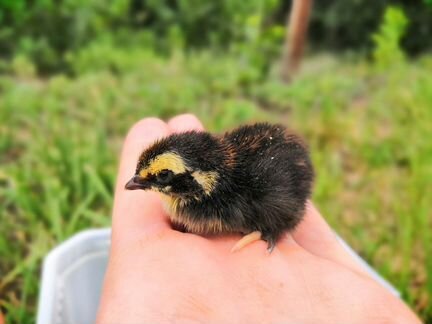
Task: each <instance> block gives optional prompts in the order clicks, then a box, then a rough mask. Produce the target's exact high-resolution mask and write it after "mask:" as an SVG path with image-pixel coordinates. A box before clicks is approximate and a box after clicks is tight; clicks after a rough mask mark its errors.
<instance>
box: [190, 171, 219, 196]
mask: <svg viewBox="0 0 432 324" xmlns="http://www.w3.org/2000/svg"><path fill="white" fill-rule="evenodd" d="M192 176H193V177H194V179H195V181H196V182H198V183H199V184H200V185H201V187H202V188H203V190H204V192H205V193H206V195H209V194H210V193H211V192H212V191H213V189H214V187H215V186H216V183H217V179H218V174H217V172H215V171H195V172H193V173H192Z"/></svg>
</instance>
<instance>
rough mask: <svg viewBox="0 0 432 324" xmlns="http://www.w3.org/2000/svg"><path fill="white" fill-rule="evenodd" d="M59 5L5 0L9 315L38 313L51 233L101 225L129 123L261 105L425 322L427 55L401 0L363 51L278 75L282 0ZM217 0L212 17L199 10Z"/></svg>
mask: <svg viewBox="0 0 432 324" xmlns="http://www.w3.org/2000/svg"><path fill="white" fill-rule="evenodd" d="M360 2H361V1H360ZM131 3H132V4H133V5H134V6H136V7H133V6H131ZM143 3H145V5H146V6H148V8H152V10H151V11H148V12H151V15H150V14H149V15H150V16H149V17H153V18H151V19H150V18H149V17H148V16H145V14H144V13H141V11H142V10H141V9H140V8H142V7H140V6H142V5H143ZM173 3H174V4H176V5H177V6H178V7H176V9H175V10H174V11H169V8H171V7H172V6H173ZM62 4H63V5H62V6H56V5H54V1H50V0H45V1H33V2H31V4H29V3H28V2H27V1H24V0H16V1H12V0H10V1H5V0H4V1H3V2H1V6H2V9H5V8H6V9H7V10H3V11H2V15H1V20H0V26H1V29H0V50H1V51H2V53H6V54H5V55H3V56H2V58H0V71H2V72H3V73H2V74H1V75H0V206H2V208H1V209H0V224H1V225H0V307H1V308H2V309H3V310H4V311H6V314H7V319H8V323H33V322H34V316H35V311H36V301H37V293H38V287H39V271H40V265H41V260H42V257H43V256H44V255H45V254H46V253H47V252H48V251H49V250H50V249H51V248H52V247H54V246H55V245H56V244H58V243H59V242H61V241H63V240H65V239H67V238H68V237H70V236H71V235H73V234H74V233H76V232H77V231H80V230H82V229H85V228H88V227H99V226H109V225H110V218H109V215H110V210H111V206H112V192H113V185H114V178H115V174H116V168H117V162H118V154H119V150H120V147H121V143H122V140H123V138H124V136H125V134H126V132H127V129H128V128H129V127H130V126H131V125H132V124H133V123H135V122H136V121H137V120H139V119H140V118H143V117H147V116H158V117H161V118H169V117H171V116H173V115H175V114H179V113H183V112H192V113H195V114H197V115H198V116H199V117H200V118H201V119H202V120H203V121H204V123H205V125H206V126H207V128H208V129H209V130H211V131H223V130H226V129H229V128H232V127H235V126H237V125H239V124H241V123H246V122H251V121H256V120H268V121H271V122H272V121H277V122H281V123H284V124H286V125H288V126H289V127H292V128H293V129H294V130H296V131H297V132H298V133H300V134H302V135H303V136H304V137H305V138H306V140H307V141H308V143H309V144H310V147H311V152H312V157H313V161H314V164H315V167H316V170H317V179H316V184H315V191H314V197H313V198H314V201H315V202H316V204H317V205H318V206H319V208H320V210H321V211H322V212H323V214H324V215H325V216H326V218H327V219H328V221H329V222H330V223H331V225H332V226H333V227H334V228H335V230H336V231H337V232H338V233H340V234H341V236H342V237H343V238H345V239H346V240H347V241H348V242H349V243H350V244H351V245H352V246H353V247H354V248H355V249H356V250H357V251H359V253H360V254H361V255H362V256H363V257H364V258H365V259H366V260H367V261H368V262H370V263H371V264H372V265H373V266H374V267H375V268H376V269H377V270H378V271H379V272H380V273H381V274H383V275H384V276H385V277H386V278H388V279H389V280H390V281H391V282H392V283H393V284H394V285H395V286H396V287H397V288H398V289H399V290H400V291H401V293H402V295H403V298H404V299H405V300H406V301H407V302H408V303H409V304H410V305H411V307H413V309H415V310H416V311H417V312H418V313H419V314H420V315H421V316H422V318H423V319H424V320H425V321H426V322H428V323H432V261H431V258H430V257H429V256H430V255H431V253H432V246H431V242H432V237H431V236H432V232H431V226H432V223H431V222H432V220H431V218H432V217H431V216H432V215H431V201H432V190H431V188H430V187H431V186H430V184H431V183H432V141H431V140H430V133H431V129H432V109H431V103H432V78H431V77H430V71H431V70H432V56H431V55H426V54H424V55H422V56H420V57H418V58H416V59H415V60H411V59H409V58H407V55H406V52H405V51H404V50H403V47H401V44H403V42H404V35H405V37H406V35H407V33H409V28H411V26H412V25H413V21H412V19H410V18H409V15H408V14H407V11H406V10H403V9H401V8H402V7H389V8H387V10H386V13H385V15H383V18H382V19H381V17H379V19H378V20H379V21H380V24H379V25H377V26H376V28H375V29H374V30H373V32H372V33H370V34H368V39H369V40H371V43H372V44H373V51H372V53H373V61H369V60H368V59H366V58H364V57H362V56H356V57H350V58H347V57H343V56H328V55H314V56H312V57H310V58H308V59H307V60H306V62H305V65H304V67H303V70H302V74H301V75H300V76H299V77H298V78H297V79H295V80H294V81H293V82H292V83H291V84H289V85H286V84H283V83H280V82H279V81H278V77H277V76H278V61H277V59H276V58H277V57H278V55H279V53H280V47H281V42H282V38H283V28H282V27H281V26H280V25H277V24H269V23H268V22H267V20H268V17H271V13H272V12H273V10H276V9H277V8H278V6H280V5H281V2H279V1H270V0H263V1H251V2H250V3H248V4H246V2H244V1H237V0H236V1H228V0H226V1H220V2H212V3H211V4H210V3H209V2H206V1H191V0H188V1H168V0H166V1H159V2H156V1H146V2H144V1H131V2H129V1H126V0H116V1H111V2H110V4H109V5H107V4H106V3H105V2H103V1H101V0H99V1H96V0H92V1H78V0H69V1H64V2H62ZM422 5H424V3H423V4H422ZM146 8H147V7H146ZM215 8H216V9H215ZM132 9H134V10H132ZM145 12H147V11H145ZM177 12H182V15H181V17H177V14H176V13H177ZM140 13H141V14H142V15H144V16H142V15H141V14H140ZM216 13H217V14H220V15H221V16H217V17H212V18H211V19H214V22H212V23H210V22H209V25H207V20H203V18H202V17H210V16H213V15H216ZM200 19H201V20H200ZM209 19H210V18H209ZM275 19H276V18H275ZM172 21H174V22H172ZM212 21H213V20H212ZM275 21H276V20H275ZM171 22H172V23H171ZM198 22H199V24H198ZM228 22H229V23H228ZM196 24H198V25H196ZM29 26H33V27H34V28H32V29H31V31H29V30H30V29H29ZM197 26H202V30H203V33H202V34H200V33H199V30H200V29H199V28H198V27H197ZM204 31H206V32H205V33H204ZM194 35H195V36H194ZM161 37H163V41H161V39H160V38H161ZM312 38H313V37H312ZM423 39H424V38H423ZM228 40H229V42H228ZM424 40H425V42H426V39H424ZM195 41H197V43H195ZM201 41H202V43H201ZM224 41H226V42H227V44H225V45H226V46H225V47H222V45H223V42H224ZM191 44H194V46H201V47H202V48H201V49H198V47H195V48H193V47H191ZM213 45H215V46H213Z"/></svg>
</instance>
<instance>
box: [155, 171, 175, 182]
mask: <svg viewBox="0 0 432 324" xmlns="http://www.w3.org/2000/svg"><path fill="white" fill-rule="evenodd" d="M173 177H174V173H173V172H172V171H170V170H162V171H160V172H159V173H158V174H157V176H156V179H157V181H158V182H159V183H161V184H166V183H169V182H170V181H171V180H172V178H173Z"/></svg>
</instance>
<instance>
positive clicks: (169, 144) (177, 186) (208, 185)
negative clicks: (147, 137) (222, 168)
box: [125, 132, 219, 201]
mask: <svg viewBox="0 0 432 324" xmlns="http://www.w3.org/2000/svg"><path fill="white" fill-rule="evenodd" d="M209 140H211V138H208V137H207V136H206V135H205V133H198V132H188V133H183V134H176V135H171V136H170V137H167V138H165V139H162V140H160V141H158V142H156V143H155V144H153V145H152V146H151V147H149V148H148V149H146V150H145V151H144V152H143V153H142V154H141V156H140V158H139V160H138V164H137V167H136V171H135V175H134V176H133V177H132V179H131V180H129V182H128V183H127V184H126V186H125V188H126V189H129V190H136V189H142V190H153V191H158V192H160V193H163V194H165V195H170V196H174V197H177V198H181V199H182V200H184V201H187V200H190V199H195V200H200V199H201V198H202V197H203V196H205V195H210V194H211V193H212V191H213V190H214V188H215V186H216V185H217V181H218V178H219V175H218V172H217V171H216V168H215V166H214V165H215V162H216V163H217V161H215V159H214V158H212V157H209V156H206V155H208V153H206V152H209V150H211V149H213V150H214V146H213V147H211V145H209V143H208V142H209ZM212 160H213V161H212ZM216 160H217V159H216Z"/></svg>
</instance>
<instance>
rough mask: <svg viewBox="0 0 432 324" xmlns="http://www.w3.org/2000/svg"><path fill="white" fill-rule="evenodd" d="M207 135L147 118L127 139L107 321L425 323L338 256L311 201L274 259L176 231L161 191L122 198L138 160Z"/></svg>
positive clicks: (187, 125)
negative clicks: (184, 138)
mask: <svg viewBox="0 0 432 324" xmlns="http://www.w3.org/2000/svg"><path fill="white" fill-rule="evenodd" d="M189 129H198V130H200V129H202V125H201V124H200V122H199V121H198V120H197V119H196V118H195V117H193V116H190V115H182V116H178V117H175V118H174V119H172V120H171V121H170V122H168V124H166V123H164V122H162V121H160V120H158V119H154V118H149V119H144V120H142V121H140V122H139V123H137V124H136V125H135V126H134V127H133V128H132V129H131V131H130V132H129V134H128V136H127V138H126V141H125V143H124V147H123V153H122V158H121V164H120V170H119V175H118V179H117V186H116V193H115V201H114V210H113V226H112V247H111V252H110V258H109V263H108V270H107V274H106V277H105V283H104V288H103V293H102V299H101V303H100V308H99V313H98V320H97V322H98V323H99V324H102V323H104V324H105V323H106V324H108V323H124V324H127V323H174V322H175V323H186V322H187V323H201V322H203V323H204V322H205V323H297V324H299V323H346V324H349V323H362V324H363V323H419V320H418V319H417V318H416V316H415V315H414V314H413V313H412V312H411V311H410V310H409V309H408V308H407V307H406V306H405V305H404V304H403V302H401V301H400V300H399V299H397V298H396V297H394V296H393V295H391V294H390V293H389V292H388V291H387V290H386V289H384V288H383V287H382V286H381V285H379V284H378V283H376V282H375V281H374V280H373V279H372V278H371V277H369V275H368V274H367V273H365V272H364V270H363V269H362V268H361V267H360V266H359V265H358V264H357V263H356V261H355V260H353V259H352V257H351V256H350V255H349V254H348V253H347V252H346V251H345V250H344V249H343V248H342V246H341V245H340V244H339V243H338V241H337V240H336V237H335V236H334V234H333V232H332V230H331V229H330V228H329V226H328V225H327V223H326V222H325V221H324V219H323V218H322V217H321V215H320V214H319V212H318V211H317V210H316V209H315V208H314V207H313V205H312V204H311V203H309V204H308V206H307V211H306V215H305V218H304V220H303V222H302V223H301V224H300V225H299V226H298V228H297V229H296V230H295V232H293V233H292V234H287V235H286V237H284V238H283V239H282V240H281V241H279V242H278V244H277V245H276V248H275V249H274V250H273V252H272V253H271V254H269V253H268V252H267V250H266V243H265V242H263V241H259V242H255V243H253V244H251V245H248V246H247V247H245V248H244V249H242V250H240V251H239V252H236V253H231V252H230V250H231V248H232V246H233V245H234V244H235V243H236V241H238V239H239V238H240V236H239V235H226V236H223V237H211V238H205V237H201V236H197V235H194V234H188V233H181V232H178V231H175V230H173V229H171V227H170V225H169V222H168V218H167V216H166V214H165V212H164V211H163V208H162V206H161V202H160V199H159V197H158V195H157V194H156V193H153V192H147V191H145V192H144V191H126V190H125V189H124V184H125V183H126V182H127V180H128V179H129V178H130V177H131V175H132V173H133V171H134V168H135V164H136V161H137V158H138V155H139V154H140V153H141V151H142V150H143V149H144V148H145V147H146V146H148V145H150V144H152V143H153V142H154V141H155V140H156V139H158V138H160V137H164V136H166V135H169V134H170V133H172V132H181V131H184V130H189Z"/></svg>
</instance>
